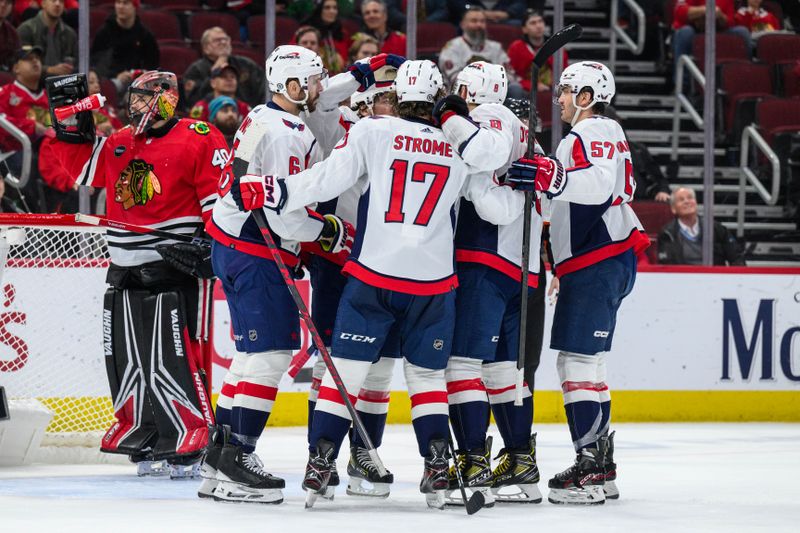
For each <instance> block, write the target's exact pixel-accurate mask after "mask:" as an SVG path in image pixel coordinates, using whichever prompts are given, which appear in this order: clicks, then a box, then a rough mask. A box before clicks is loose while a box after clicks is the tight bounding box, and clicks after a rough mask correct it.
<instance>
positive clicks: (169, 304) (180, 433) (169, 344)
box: [142, 292, 214, 462]
mask: <svg viewBox="0 0 800 533" xmlns="http://www.w3.org/2000/svg"><path fill="white" fill-rule="evenodd" d="M143 311H144V312H143V314H142V324H143V327H145V328H148V329H149V333H150V334H149V343H148V344H149V348H150V353H149V357H148V358H147V359H146V360H145V361H144V363H145V364H144V367H145V372H146V376H147V377H148V386H149V389H150V397H151V407H152V409H153V415H154V419H155V422H156V426H157V428H158V434H159V439H158V442H157V443H156V446H155V448H154V450H153V457H154V458H156V459H162V458H163V459H171V460H173V461H172V462H175V461H174V460H175V459H177V458H183V459H184V460H191V459H192V458H194V457H197V458H198V459H199V458H200V456H201V455H202V453H203V451H204V450H205V447H206V445H207V443H208V432H209V427H210V426H213V425H214V415H213V413H212V411H211V400H210V398H209V396H208V393H207V391H206V388H205V384H204V382H203V376H202V374H201V372H200V369H199V368H198V367H197V364H196V362H197V359H196V357H195V355H194V353H193V352H192V346H191V343H190V337H189V329H188V327H187V324H186V318H185V314H184V307H183V305H182V302H181V296H180V295H179V294H178V293H177V292H163V293H160V294H156V295H152V296H149V297H148V298H146V299H145V305H144V310H143Z"/></svg>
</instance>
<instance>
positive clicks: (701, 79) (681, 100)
mask: <svg viewBox="0 0 800 533" xmlns="http://www.w3.org/2000/svg"><path fill="white" fill-rule="evenodd" d="M686 70H688V72H689V74H690V75H691V76H692V77H693V78H694V80H695V81H696V82H697V84H698V85H699V86H700V87H701V88H702V89H704V90H705V88H706V77H705V76H704V75H703V73H702V72H700V69H699V68H698V66H697V64H696V63H695V62H694V60H693V59H692V57H691V56H689V55H682V56H681V57H680V58H678V68H677V69H676V72H675V107H674V108H673V111H672V153H671V155H670V159H671V160H672V161H677V160H678V141H679V139H678V137H680V134H681V108H683V109H684V110H685V111H686V112H687V113H688V114H689V118H691V119H692V122H694V123H695V125H696V126H697V127H698V128H699V129H701V130H702V129H705V122H704V120H703V116H702V115H701V114H700V113H698V111H697V110H696V109H695V108H694V105H692V102H691V101H690V100H689V98H688V97H687V96H686V95H685V94H684V93H683V90H684V89H683V85H684V84H683V78H684V75H685V71H686Z"/></svg>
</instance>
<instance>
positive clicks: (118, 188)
mask: <svg viewBox="0 0 800 533" xmlns="http://www.w3.org/2000/svg"><path fill="white" fill-rule="evenodd" d="M156 194H161V182H159V181H158V177H157V176H156V175H155V173H154V172H153V165H151V164H150V163H148V162H147V161H144V160H142V159H134V160H132V161H131V162H130V163H128V166H126V167H125V169H124V170H123V171H122V172H121V173H120V175H119V178H117V181H116V183H115V184H114V201H115V202H118V203H120V204H122V208H123V209H130V208H131V207H133V206H135V205H145V204H147V202H149V201H150V200H152V199H153V197H154V196H155V195H156Z"/></svg>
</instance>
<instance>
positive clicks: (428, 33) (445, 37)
mask: <svg viewBox="0 0 800 533" xmlns="http://www.w3.org/2000/svg"><path fill="white" fill-rule="evenodd" d="M455 36H456V27H455V26H453V25H452V24H450V23H449V22H420V23H419V26H417V54H418V55H430V56H433V55H437V54H438V53H439V52H440V51H441V50H442V48H443V47H444V45H445V44H446V43H447V41H449V40H450V39H452V38H453V37H455Z"/></svg>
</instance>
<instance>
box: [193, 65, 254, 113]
mask: <svg viewBox="0 0 800 533" xmlns="http://www.w3.org/2000/svg"><path fill="white" fill-rule="evenodd" d="M238 80H239V72H238V71H237V70H236V67H234V66H233V65H225V66H224V67H222V68H216V69H214V70H212V71H211V93H209V94H207V95H206V96H205V98H203V99H202V100H200V101H198V102H197V103H195V104H194V106H192V109H191V111H189V116H190V117H191V118H194V119H197V120H205V121H208V120H210V115H211V101H212V100H214V99H215V98H219V97H220V96H227V97H229V98H231V99H233V100H234V102H235V103H236V107H237V109H238V111H239V114H240V115H241V116H243V117H245V116H247V114H248V113H249V112H250V106H249V105H247V104H246V103H244V102H243V101H241V100H237V99H236V89H237V87H238V83H239V82H238Z"/></svg>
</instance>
